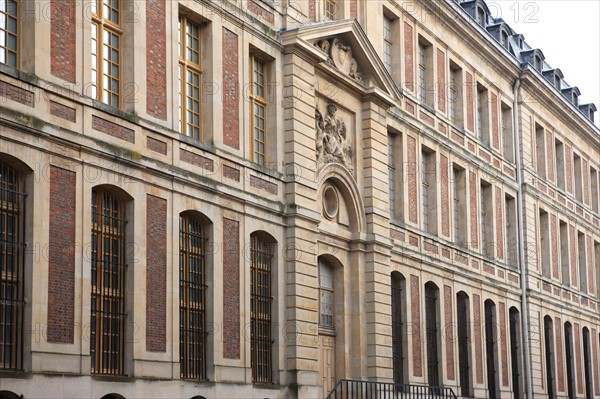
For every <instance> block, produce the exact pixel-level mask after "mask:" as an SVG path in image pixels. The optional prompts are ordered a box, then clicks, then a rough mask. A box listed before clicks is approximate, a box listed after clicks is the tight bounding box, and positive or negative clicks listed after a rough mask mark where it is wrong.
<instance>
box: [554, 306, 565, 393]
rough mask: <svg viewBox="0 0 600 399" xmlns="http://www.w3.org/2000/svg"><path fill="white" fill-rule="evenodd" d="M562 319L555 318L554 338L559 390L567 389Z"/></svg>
mask: <svg viewBox="0 0 600 399" xmlns="http://www.w3.org/2000/svg"><path fill="white" fill-rule="evenodd" d="M562 329H563V326H562V321H561V320H560V318H559V317H557V318H556V319H555V320H554V338H555V342H556V344H555V346H554V355H555V356H554V359H555V362H556V363H555V367H556V382H557V390H558V391H559V392H564V391H565V374H564V368H563V342H562Z"/></svg>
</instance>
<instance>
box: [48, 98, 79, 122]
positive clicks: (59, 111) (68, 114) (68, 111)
mask: <svg viewBox="0 0 600 399" xmlns="http://www.w3.org/2000/svg"><path fill="white" fill-rule="evenodd" d="M50 113H51V114H52V115H54V116H58V117H59V118H62V119H65V120H68V121H70V122H76V118H77V112H76V111H75V109H74V108H71V107H67V106H66V105H62V104H59V103H57V102H54V101H50Z"/></svg>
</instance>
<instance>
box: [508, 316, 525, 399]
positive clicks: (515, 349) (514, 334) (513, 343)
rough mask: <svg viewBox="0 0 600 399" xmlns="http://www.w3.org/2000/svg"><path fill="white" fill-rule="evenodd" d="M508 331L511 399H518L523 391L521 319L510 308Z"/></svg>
mask: <svg viewBox="0 0 600 399" xmlns="http://www.w3.org/2000/svg"><path fill="white" fill-rule="evenodd" d="M508 319H509V330H510V362H511V369H512V388H513V398H514V399H520V398H521V391H522V389H523V383H522V381H523V377H522V373H523V369H522V366H521V365H522V364H523V363H522V362H523V359H522V357H521V355H522V346H521V342H522V341H521V319H520V313H519V310H518V309H517V308H516V307H514V306H512V307H511V308H510V309H509V310H508Z"/></svg>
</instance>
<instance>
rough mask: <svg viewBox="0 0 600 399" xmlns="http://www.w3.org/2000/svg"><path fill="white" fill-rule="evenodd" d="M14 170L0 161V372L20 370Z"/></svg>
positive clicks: (19, 208) (18, 196)
mask: <svg viewBox="0 0 600 399" xmlns="http://www.w3.org/2000/svg"><path fill="white" fill-rule="evenodd" d="M21 184H22V182H21V181H20V179H19V174H18V173H17V171H16V170H15V169H13V168H12V167H10V166H8V165H7V164H5V163H3V162H0V273H1V275H0V370H13V371H14V370H21V369H22V368H23V362H22V361H23V337H24V336H25V335H24V331H23V308H24V306H25V302H24V300H23V280H24V256H23V250H24V246H25V239H24V237H25V228H24V223H23V221H24V216H25V215H24V214H25V206H24V201H25V193H24V192H22V191H21Z"/></svg>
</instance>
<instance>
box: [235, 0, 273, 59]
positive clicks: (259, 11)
mask: <svg viewBox="0 0 600 399" xmlns="http://www.w3.org/2000/svg"><path fill="white" fill-rule="evenodd" d="M246 7H248V10H249V11H252V12H253V13H254V14H256V15H258V18H259V20H261V21H262V22H268V23H270V24H272V23H273V21H275V15H274V14H273V13H272V12H271V11H268V10H266V9H265V8H263V7H262V6H260V5H259V4H258V3H257V2H256V1H255V0H247V1H246ZM236 54H237V53H236Z"/></svg>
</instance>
